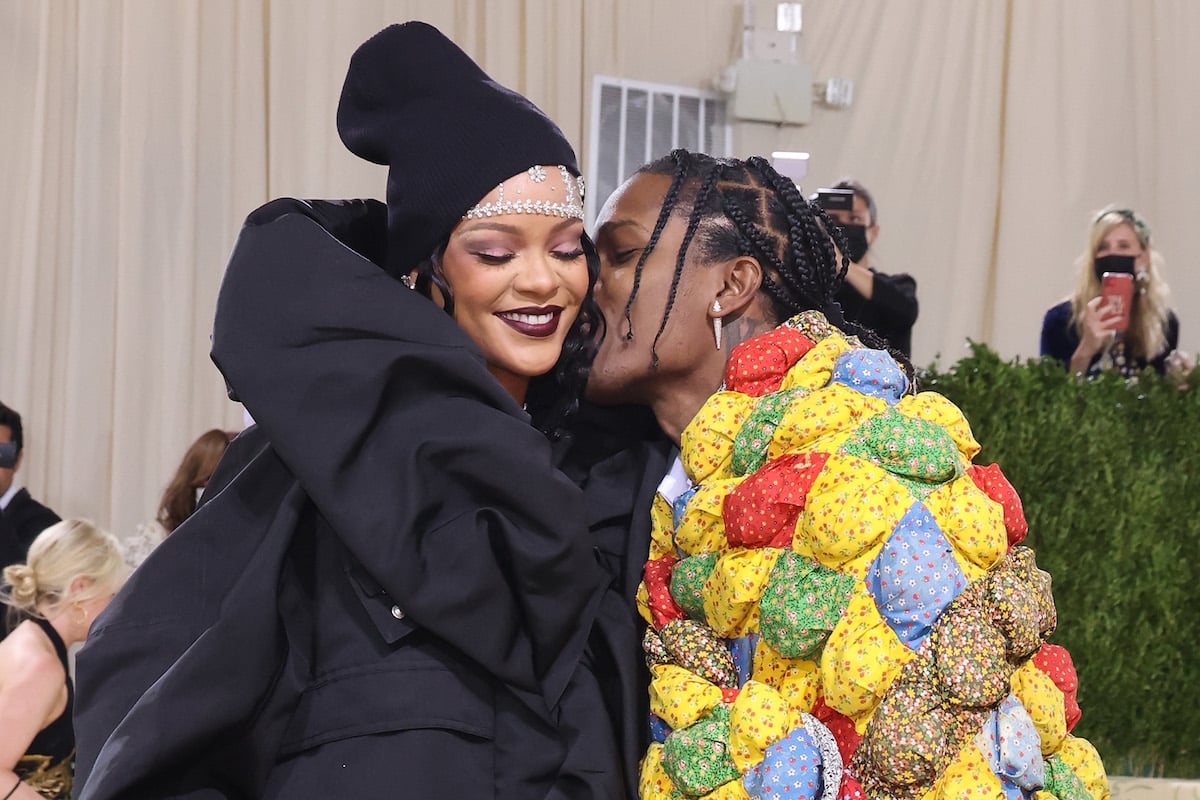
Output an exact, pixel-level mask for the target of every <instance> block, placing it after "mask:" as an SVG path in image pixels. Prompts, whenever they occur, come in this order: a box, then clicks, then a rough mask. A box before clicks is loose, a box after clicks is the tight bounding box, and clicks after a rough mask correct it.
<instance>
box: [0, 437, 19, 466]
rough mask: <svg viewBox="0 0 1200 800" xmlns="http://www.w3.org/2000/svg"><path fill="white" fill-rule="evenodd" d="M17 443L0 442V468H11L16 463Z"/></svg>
mask: <svg viewBox="0 0 1200 800" xmlns="http://www.w3.org/2000/svg"><path fill="white" fill-rule="evenodd" d="M17 455H18V453H17V443H16V442H0V469H12V468H13V467H15V466H16V465H17Z"/></svg>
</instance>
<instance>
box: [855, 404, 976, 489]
mask: <svg viewBox="0 0 1200 800" xmlns="http://www.w3.org/2000/svg"><path fill="white" fill-rule="evenodd" d="M842 451H843V452H845V453H849V454H851V455H856V456H858V457H860V458H863V459H865V460H867V461H870V462H872V463H874V464H878V465H879V466H881V467H883V468H884V469H886V470H887V471H888V472H890V473H892V474H893V475H895V476H896V477H897V478H899V479H901V480H902V481H904V484H905V485H906V486H908V487H910V489H912V491H913V493H914V495H916V496H918V497H924V496H925V495H926V494H927V493H928V492H929V491H931V490H932V489H933V488H935V487H937V486H939V485H941V484H943V483H945V482H946V481H949V480H951V479H953V478H955V477H956V476H957V475H958V474H959V471H960V470H964V469H965V467H963V465H962V463H961V460H960V457H959V453H958V448H957V447H956V446H955V444H954V440H953V439H951V438H950V435H949V434H948V433H947V432H946V431H945V430H944V429H943V428H942V427H940V426H939V425H936V424H934V423H932V422H929V421H928V420H924V419H920V418H918V417H909V416H906V415H904V414H901V413H900V412H899V411H897V410H895V409H894V408H888V409H887V410H885V411H884V412H883V413H881V414H876V415H875V416H873V417H870V418H869V419H866V420H864V421H863V423H862V424H861V425H860V426H859V427H858V428H857V429H856V430H855V431H854V432H853V434H852V435H851V436H850V437H849V438H848V439H846V441H845V443H844V444H843V445H842Z"/></svg>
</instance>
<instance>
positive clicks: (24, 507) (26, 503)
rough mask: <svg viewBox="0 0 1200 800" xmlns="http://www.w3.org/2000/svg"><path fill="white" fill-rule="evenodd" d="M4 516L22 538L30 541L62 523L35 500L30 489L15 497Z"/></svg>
mask: <svg viewBox="0 0 1200 800" xmlns="http://www.w3.org/2000/svg"><path fill="white" fill-rule="evenodd" d="M4 516H5V517H7V518H8V520H9V522H10V523H11V524H12V525H13V527H15V528H16V529H17V530H18V531H20V533H21V535H22V537H28V538H29V539H32V538H33V537H35V536H37V535H38V534H39V533H41V532H42V531H43V530H45V529H46V528H49V527H50V526H51V525H53V524H54V523H56V522H60V521H61V517H59V516H58V514H55V513H54V512H53V511H52V510H51V509H50V508H48V507H47V506H44V505H42V504H41V503H39V502H38V501H37V500H34V499H33V496H32V495H30V494H29V490H28V489H21V490H19V491H18V492H17V493H16V494H15V495H13V499H12V500H11V501H9V504H8V507H7V508H5V509H4Z"/></svg>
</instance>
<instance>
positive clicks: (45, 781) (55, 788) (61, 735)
mask: <svg viewBox="0 0 1200 800" xmlns="http://www.w3.org/2000/svg"><path fill="white" fill-rule="evenodd" d="M33 622H34V623H35V624H36V625H37V626H38V627H40V628H41V629H42V630H43V631H44V632H45V634H46V636H48V637H50V642H51V643H52V644H53V645H54V652H56V653H58V659H59V661H61V662H62V666H63V672H64V673H66V675H67V679H66V680H67V707H66V708H65V709H63V713H61V714H59V715H58V718H57V719H55V720H54V721H53V722H51V723H50V724H49V725H47V726H46V727H45V728H42V729H41V730H40V731H38V735H37V736H35V737H34V739H33V741H32V742H30V744H29V749H28V750H26V751H25V755H23V756H21V759H20V760H19V761H18V762H17V766H16V769H15V772H16V773H17V775H19V776H20V777H21V780H23V781H24V782H25V783H27V784H28V785H29V786H30V787H31V788H33V789H34V790H36V791H37V792H38V793H39V794H40V795H42V796H43V797H47V798H51V799H52V800H55V799H56V798H62V800H68V798H70V796H71V778H72V774H73V764H72V762H73V761H74V760H75V731H74V729H73V728H72V724H71V719H72V716H73V713H74V709H75V686H74V685H73V684H72V683H71V675H70V672H69V671H68V670H69V668H68V665H67V646H66V644H64V643H63V640H62V637H60V636H59V635H58V631H56V630H54V627H53V626H52V625H51V624H50V623H49V622H47V621H46V620H44V619H38V618H34V619H33Z"/></svg>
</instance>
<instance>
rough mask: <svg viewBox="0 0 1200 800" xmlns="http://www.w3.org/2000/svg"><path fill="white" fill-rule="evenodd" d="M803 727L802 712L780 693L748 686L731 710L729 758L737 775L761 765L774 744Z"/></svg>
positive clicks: (753, 684) (761, 686)
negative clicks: (794, 707)
mask: <svg viewBox="0 0 1200 800" xmlns="http://www.w3.org/2000/svg"><path fill="white" fill-rule="evenodd" d="M801 723H802V720H801V716H800V712H799V711H796V710H794V709H793V708H792V707H791V705H790V704H789V703H788V702H787V700H786V699H785V698H784V697H783V696H782V695H781V694H779V692H777V691H775V689H773V688H771V687H770V686H767V685H766V684H764V683H759V682H758V681H750V682H748V683H747V684H746V685H745V686H743V687H742V691H741V692H740V693H739V694H738V696H737V698H736V699H735V700H734V701H733V703H732V704H731V705H730V706H729V747H730V756H731V757H732V758H733V763H734V764H736V765H737V768H738V771H739V772H743V773H744V772H746V770H748V769H750V768H751V767H752V766H754V765H755V764H758V763H759V762H761V761H762V760H763V757H764V755H766V752H767V750H768V748H770V747H771V744H772V743H773V742H778V741H780V740H781V739H784V738H786V737H787V736H788V734H789V733H790V732H791V731H792V730H793V729H795V728H796V727H797V726H799V725H801ZM751 796H753V794H752V795H751Z"/></svg>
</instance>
